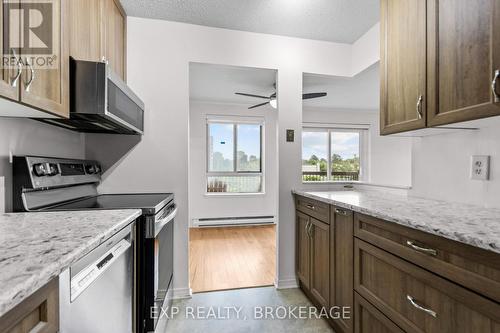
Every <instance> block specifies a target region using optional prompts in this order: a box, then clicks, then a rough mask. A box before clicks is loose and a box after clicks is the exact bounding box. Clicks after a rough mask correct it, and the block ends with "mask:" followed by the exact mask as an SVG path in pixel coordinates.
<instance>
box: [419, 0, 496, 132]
mask: <svg viewBox="0 0 500 333" xmlns="http://www.w3.org/2000/svg"><path fill="white" fill-rule="evenodd" d="M427 26H428V34H427V59H428V69H427V85H428V91H429V93H428V103H427V116H428V125H429V126H436V125H443V124H448V123H454V122H460V121H467V120H472V119H478V118H484V117H489V116H495V115H500V99H495V94H494V93H493V91H492V82H493V79H494V76H495V71H496V70H500V1H499V0H477V1H470V0H428V1H427ZM498 85H499V86H500V82H498ZM496 90H497V94H500V87H497V89H496Z"/></svg>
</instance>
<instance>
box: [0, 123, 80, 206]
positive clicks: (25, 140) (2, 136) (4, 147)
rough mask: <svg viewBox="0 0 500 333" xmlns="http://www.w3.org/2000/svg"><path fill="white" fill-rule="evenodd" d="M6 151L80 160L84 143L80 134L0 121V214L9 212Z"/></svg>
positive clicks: (8, 179) (9, 200)
mask: <svg viewBox="0 0 500 333" xmlns="http://www.w3.org/2000/svg"><path fill="white" fill-rule="evenodd" d="M9 152H12V154H13V155H40V156H55V157H68V158H84V153H85V140H84V136H83V134H79V133H76V132H71V131H68V130H65V129H62V128H59V127H55V126H51V125H47V124H43V123H41V122H38V121H35V120H31V119H20V118H19V119H15V118H0V201H1V202H0V213H1V212H3V211H4V210H5V211H11V210H12V165H11V164H10V163H9ZM2 198H4V199H3V200H2Z"/></svg>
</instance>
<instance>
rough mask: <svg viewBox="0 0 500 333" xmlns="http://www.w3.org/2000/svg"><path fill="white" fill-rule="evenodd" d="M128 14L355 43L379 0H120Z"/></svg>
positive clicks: (368, 25) (370, 23)
mask: <svg viewBox="0 0 500 333" xmlns="http://www.w3.org/2000/svg"><path fill="white" fill-rule="evenodd" d="M121 2H122V4H123V7H124V8H125V11H126V12H127V15H130V16H138V17H147V18H155V19H163V20H168V21H177V22H185V23H192V24H198V25H205V26H210V27H217V28H226V29H233V30H242V31H251V32H260V33H266V34H273V35H282V36H290V37H298V38H307V39H317V40H325V41H332V42H339V43H349V44H352V43H353V42H354V41H356V40H357V39H358V38H359V37H361V36H362V35H363V34H364V33H365V32H366V31H367V30H368V29H369V28H371V27H372V26H373V25H374V24H375V23H377V22H378V20H379V0H314V1H310V0H121Z"/></svg>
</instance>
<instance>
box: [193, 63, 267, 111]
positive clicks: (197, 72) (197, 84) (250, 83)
mask: <svg viewBox="0 0 500 333" xmlns="http://www.w3.org/2000/svg"><path fill="white" fill-rule="evenodd" d="M274 82H276V71H275V70H272V69H259V68H248V67H235V66H224V65H207V64H198V63H191V64H190V67H189V91H190V95H189V98H190V99H191V100H194V101H203V102H213V103H230V104H244V105H248V106H251V105H254V104H258V103H263V102H265V101H266V100H265V99H259V98H253V97H245V96H238V95H235V92H243V93H249V94H255V95H264V96H269V95H271V94H272V93H274V91H275V90H274V87H273V84H274Z"/></svg>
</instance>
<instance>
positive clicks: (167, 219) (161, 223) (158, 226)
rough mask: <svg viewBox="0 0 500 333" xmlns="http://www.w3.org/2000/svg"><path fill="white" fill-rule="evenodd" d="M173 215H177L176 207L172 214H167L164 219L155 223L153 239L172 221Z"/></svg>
mask: <svg viewBox="0 0 500 333" xmlns="http://www.w3.org/2000/svg"><path fill="white" fill-rule="evenodd" d="M175 215H177V206H175V208H174V209H173V210H172V212H171V213H169V214H168V215H167V216H166V217H164V218H162V219H160V220H158V221H156V222H155V232H154V235H155V238H156V236H158V234H159V233H160V231H161V230H162V229H163V227H164V226H165V225H166V224H167V223H169V222H170V221H172V220H173V219H174V217H175Z"/></svg>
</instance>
